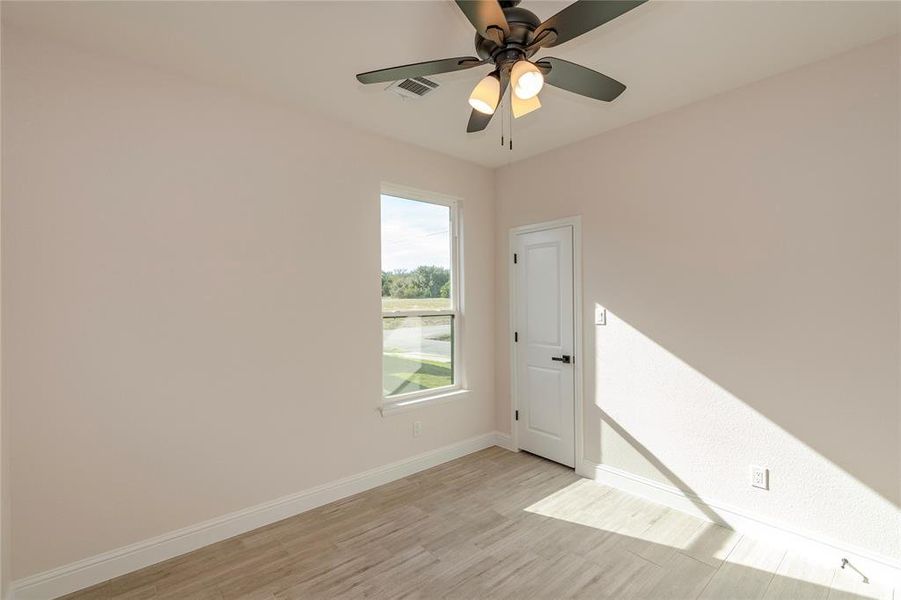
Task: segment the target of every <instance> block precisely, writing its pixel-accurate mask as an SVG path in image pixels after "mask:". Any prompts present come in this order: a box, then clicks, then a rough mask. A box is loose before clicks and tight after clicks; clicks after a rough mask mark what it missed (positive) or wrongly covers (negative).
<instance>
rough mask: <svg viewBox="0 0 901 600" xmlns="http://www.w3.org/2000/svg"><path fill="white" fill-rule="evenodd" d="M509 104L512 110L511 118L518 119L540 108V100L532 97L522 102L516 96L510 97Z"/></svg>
mask: <svg viewBox="0 0 901 600" xmlns="http://www.w3.org/2000/svg"><path fill="white" fill-rule="evenodd" d="M510 103H511V105H512V108H513V118H514V119H518V118H520V117H524V116H526V115H527V114H529V113H530V112H532V111H534V110H538V109H539V108H541V100H539V99H538V96H532V97H531V98H529V99H528V100H523V99H522V98H520V97H519V96H517V95H516V94H513V95H512V96H510Z"/></svg>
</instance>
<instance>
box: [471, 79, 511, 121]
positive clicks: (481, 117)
mask: <svg viewBox="0 0 901 600" xmlns="http://www.w3.org/2000/svg"><path fill="white" fill-rule="evenodd" d="M500 79H501V90H500V92H499V93H498V97H497V108H495V109H494V112H493V113H491V114H490V115H486V114H485V113H483V112H479V111H477V110H476V109H472V113H471V114H470V115H469V123H467V125H466V133H476V132H478V131H482V130H483V129H485V128H486V127H488V123H490V122H491V117H493V116H494V115H495V113H497V111H498V110H499V109H500V107H501V102H503V100H504V93H506V91H507V86H508V85H509V84H510V71H508V70H507V69H501V72H500Z"/></svg>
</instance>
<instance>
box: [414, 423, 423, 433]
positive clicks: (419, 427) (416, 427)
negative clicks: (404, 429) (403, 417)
mask: <svg viewBox="0 0 901 600" xmlns="http://www.w3.org/2000/svg"><path fill="white" fill-rule="evenodd" d="M421 435H422V421H413V437H419V436H421Z"/></svg>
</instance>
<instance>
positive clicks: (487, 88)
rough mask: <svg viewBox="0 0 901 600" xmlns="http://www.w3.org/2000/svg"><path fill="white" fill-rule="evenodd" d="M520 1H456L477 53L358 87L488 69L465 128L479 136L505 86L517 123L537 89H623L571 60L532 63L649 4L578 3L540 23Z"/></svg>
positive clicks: (387, 74)
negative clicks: (544, 53)
mask: <svg viewBox="0 0 901 600" xmlns="http://www.w3.org/2000/svg"><path fill="white" fill-rule="evenodd" d="M520 1H521V0H456V2H457V6H459V7H460V10H462V11H463V14H464V15H466V18H467V19H469V21H470V23H472V24H473V26H474V27H475V28H476V39H475V46H476V54H477V55H478V57H475V56H458V57H455V58H445V59H441V60H430V61H426V62H420V63H414V64H410V65H403V66H400V67H391V68H389V69H379V70H378V71H369V72H366V73H360V74H359V75H357V79H358V80H359V81H360V82H361V83H386V82H392V81H397V80H400V79H408V78H414V77H425V76H427V75H437V74H439V73H450V72H452V71H462V70H464V69H471V68H473V67H478V66H481V65H486V64H493V65H494V70H493V71H492V72H491V73H489V74H488V75H487V76H486V77H484V78H483V79H482V80H481V81H480V82H479V83H478V85H476V87H475V88H474V89H473V90H472V94H471V95H470V96H469V104H470V105H471V106H472V109H473V110H472V114H471V115H470V117H469V124H468V125H467V127H466V131H467V132H469V133H473V132H476V131H482V130H483V129H485V128H486V127H487V126H488V123H489V122H491V117H492V116H493V115H494V112H495V110H496V109H497V106H498V104H499V103H500V102H501V100H502V99H503V97H504V94H505V93H506V91H507V87H508V86H511V85H512V87H513V91H512V93H511V94H510V104H511V110H512V112H513V116H514V117H515V118H519V117H521V116H523V115H526V114H528V113H530V112H532V111H534V110H536V109H538V108H540V107H541V102H539V100H538V92H540V91H541V88H542V86H543V85H544V84H545V83H548V84H549V85H552V86H555V87H558V88H561V89H564V90H568V91H570V92H574V93H576V94H581V95H582V96H587V97H589V98H594V99H596V100H603V101H605V102H610V101H611V100H614V99H615V98H616V97H617V96H619V95H620V94H622V93H623V90H625V89H626V86H625V85H623V84H622V83H620V82H619V81H616V80H615V79H612V78H610V77H607V76H606V75H603V74H601V73H598V72H597V71H593V70H591V69H589V68H587V67H583V66H581V65H577V64H575V63H571V62H569V61H566V60H563V59H560V58H552V57H549V56H548V57H544V58H540V59H538V60H535V61H533V60H530V59H531V58H532V56H533V55H535V54H536V53H537V52H538V51H539V50H541V49H542V48H552V47H554V46H559V45H560V44H563V43H565V42H568V41H569V40H571V39H573V38H575V37H578V36H580V35H582V34H583V33H586V32H588V31H591V30H592V29H594V28H596V27H600V26H601V25H603V24H604V23H606V22H608V21H612V20H613V19H615V18H616V17H618V16H620V15H622V14H623V13H626V12H628V11H630V10H632V9H633V8H635V7H637V6H639V5H641V4H643V3H644V2H646V1H647V0H577V1H576V2H574V3H573V4H570V5H569V6H567V7H566V8H564V9H563V10H561V11H560V12H558V13H557V14H555V15H554V16H552V17H550V18H549V19H547V20H546V21H544V22H543V23H542V22H541V21H540V20H539V19H538V17H536V16H535V14H534V13H532V12H531V11H528V10H526V9H524V8H520V7H519V6H517V5H518V4H519V3H520Z"/></svg>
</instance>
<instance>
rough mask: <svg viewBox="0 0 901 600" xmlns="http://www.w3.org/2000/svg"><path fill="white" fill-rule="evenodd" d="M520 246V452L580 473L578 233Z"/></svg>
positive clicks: (526, 240)
mask: <svg viewBox="0 0 901 600" xmlns="http://www.w3.org/2000/svg"><path fill="white" fill-rule="evenodd" d="M514 246H515V250H514V252H515V253H516V256H515V264H514V265H513V268H514V269H515V273H516V275H515V282H516V295H515V305H516V306H515V309H516V314H515V319H514V323H515V328H516V329H515V339H516V343H515V358H514V360H515V361H516V404H517V406H516V410H518V411H519V412H518V418H517V421H516V427H517V436H518V441H519V447H520V448H521V449H523V450H527V451H529V452H532V453H534V454H538V455H539V456H543V457H545V458H549V459H551V460H553V461H556V462H558V463H561V464H564V465H567V466H570V467H574V466H575V455H576V452H575V375H574V370H573V364H574V362H575V359H576V357H575V356H573V333H574V332H573V228H572V226H570V225H566V226H563V227H557V228H554V229H546V230H542V231H533V232H527V233H520V234H517V235H516V238H515V244H514ZM580 358H581V357H580Z"/></svg>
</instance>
